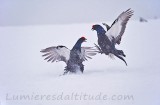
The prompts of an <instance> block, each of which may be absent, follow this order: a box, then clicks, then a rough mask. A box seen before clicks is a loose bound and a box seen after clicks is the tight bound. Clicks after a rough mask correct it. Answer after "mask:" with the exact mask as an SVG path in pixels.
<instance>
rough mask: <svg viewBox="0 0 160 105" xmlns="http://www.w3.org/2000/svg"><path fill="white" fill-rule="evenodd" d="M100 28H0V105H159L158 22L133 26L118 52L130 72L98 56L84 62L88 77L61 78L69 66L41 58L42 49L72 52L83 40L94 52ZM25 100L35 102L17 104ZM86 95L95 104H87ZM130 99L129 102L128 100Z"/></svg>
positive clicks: (117, 60) (79, 25) (70, 76)
mask: <svg viewBox="0 0 160 105" xmlns="http://www.w3.org/2000/svg"><path fill="white" fill-rule="evenodd" d="M97 23H98V22H96V23H88V24H70V25H43V26H15V27H0V33H1V35H0V36H1V38H0V49H1V52H0V55H1V57H0V59H1V60H0V72H1V73H0V105H89V104H90V105H159V104H160V100H159V97H160V85H159V83H160V70H159V69H160V63H159V59H160V55H159V54H160V49H159V46H160V41H159V38H160V36H159V35H160V30H159V27H160V20H149V22H148V23H140V22H138V21H129V23H128V24H127V28H126V31H125V33H124V36H123V39H122V43H121V45H120V46H116V47H117V48H118V49H122V50H123V51H124V53H125V54H126V56H127V57H126V58H125V59H126V61H127V63H128V66H125V64H124V62H123V61H121V60H119V59H117V58H115V59H114V60H112V59H110V58H109V57H107V56H105V55H101V54H98V55H96V56H94V57H93V59H91V60H89V61H88V62H84V65H85V70H84V74H77V75H66V76H60V75H61V74H63V69H64V67H65V63H64V62H57V63H56V62H55V63H48V62H46V61H44V60H43V59H44V58H42V57H41V55H42V53H40V50H41V49H44V48H46V47H50V46H56V45H65V46H67V47H68V48H70V49H71V48H72V47H73V45H74V44H75V42H76V41H77V39H78V38H79V37H81V36H85V37H86V38H87V39H88V40H87V42H86V43H83V46H94V43H95V42H96V43H97V36H96V32H95V31H91V27H92V25H93V24H97ZM72 94H73V95H74V96H75V95H76V94H77V95H79V97H78V100H76V99H74V98H75V97H74V98H73V97H72V99H71V96H72ZM21 95H29V96H30V97H32V99H30V100H29V99H28V100H27V99H20V98H19V99H14V98H15V97H16V96H17V97H20V96H21ZM36 95H37V97H38V98H33V97H36ZM84 95H88V96H93V97H96V98H94V99H93V100H91V99H89V98H88V97H87V99H86V100H85V98H86V97H85V98H84ZM127 95H128V96H130V100H129V99H124V97H126V96H127ZM47 96H48V98H47ZM80 96H81V100H80ZM103 96H104V97H105V96H107V99H105V98H104V99H103ZM13 97H14V98H13ZM65 97H70V99H69V98H65ZM61 98H62V99H61ZM113 98H114V99H113ZM65 99H66V100H65ZM67 99H68V100H67Z"/></svg>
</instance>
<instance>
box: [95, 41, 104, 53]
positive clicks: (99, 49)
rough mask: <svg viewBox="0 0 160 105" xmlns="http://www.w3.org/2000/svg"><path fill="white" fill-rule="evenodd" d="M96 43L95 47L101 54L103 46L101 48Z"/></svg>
mask: <svg viewBox="0 0 160 105" xmlns="http://www.w3.org/2000/svg"><path fill="white" fill-rule="evenodd" d="M94 45H95V47H96V48H97V49H98V53H101V54H102V53H103V51H102V50H101V48H100V47H99V46H98V45H97V44H95V43H94Z"/></svg>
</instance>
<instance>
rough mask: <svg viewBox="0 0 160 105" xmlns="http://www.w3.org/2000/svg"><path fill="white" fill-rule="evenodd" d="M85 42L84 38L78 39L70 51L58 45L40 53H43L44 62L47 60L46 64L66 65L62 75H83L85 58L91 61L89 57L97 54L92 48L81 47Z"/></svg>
mask: <svg viewBox="0 0 160 105" xmlns="http://www.w3.org/2000/svg"><path fill="white" fill-rule="evenodd" d="M85 41H86V38H85V37H81V38H79V40H78V41H77V42H76V44H75V45H74V46H73V48H72V49H71V50H69V49H68V48H67V47H65V46H62V45H60V46H53V47H48V48H46V49H43V50H41V51H40V52H42V53H45V54H44V55H42V56H45V57H46V58H45V60H48V62H54V61H64V62H65V63H66V65H67V66H66V67H65V69H64V74H67V73H77V72H81V73H83V71H84V65H83V61H85V60H87V58H89V59H91V56H94V55H96V53H97V50H96V49H94V48H92V47H81V44H82V43H83V42H85Z"/></svg>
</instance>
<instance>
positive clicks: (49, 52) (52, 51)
mask: <svg viewBox="0 0 160 105" xmlns="http://www.w3.org/2000/svg"><path fill="white" fill-rule="evenodd" d="M40 52H42V53H44V54H43V55H42V56H43V57H45V59H44V60H47V62H50V61H51V62H54V61H64V62H65V63H67V62H68V60H69V57H70V50H69V49H68V48H67V47H65V46H52V47H48V48H46V49H42V50H41V51H40Z"/></svg>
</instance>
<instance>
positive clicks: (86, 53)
mask: <svg viewBox="0 0 160 105" xmlns="http://www.w3.org/2000/svg"><path fill="white" fill-rule="evenodd" d="M97 52H99V51H98V50H97V49H94V48H93V47H82V48H81V55H80V56H81V57H80V58H81V59H82V60H83V61H85V60H87V59H92V57H91V56H94V55H96V54H97Z"/></svg>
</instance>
